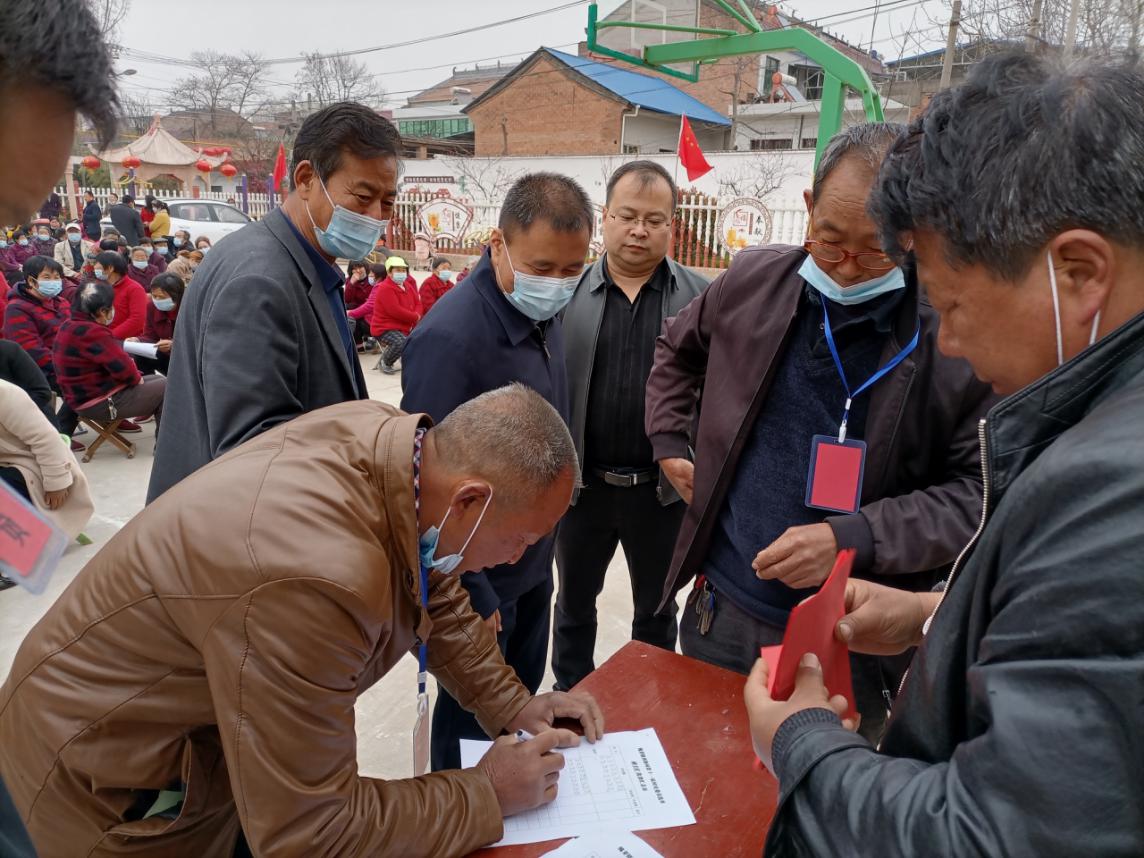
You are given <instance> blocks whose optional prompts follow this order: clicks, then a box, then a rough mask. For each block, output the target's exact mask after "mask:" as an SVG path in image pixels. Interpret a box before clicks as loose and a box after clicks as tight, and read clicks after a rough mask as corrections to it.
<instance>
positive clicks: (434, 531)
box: [420, 488, 493, 575]
mask: <svg viewBox="0 0 1144 858" xmlns="http://www.w3.org/2000/svg"><path fill="white" fill-rule="evenodd" d="M492 501H493V492H492V489H491V488H490V489H489V496H488V497H487V498H485V508H484V509H482V510H481V514H480V515H479V516H478V517H477V523H476V524H475V525H473V529H472V531H471V532H470V533H469V538H468V539H466V540H465V544H464V545H462V546H461V550H460V551H458V552H457V553H456V554H446V555H445V556H444V557H436V556H435V555H436V554H437V543H438V542H439V541H440V539H441V528H443V527H444V526H445V522H447V521H448V520H449V515H450V513H452V512H453V508H452V507H449V511H448V512H446V513H445V517H444V518H443V519H441V523H440V524H438V525H434V526H432V527H430V528H429V529H428V530H426V531H425V532H424V533H423V534H421V539H420V548H421V565H422V566H424V567H425V568H426V569H436V570H438V571H439V572H443V573H444V574H446V575H448V574H450V573H452V572H453V571H454V570H455V569H456V568H457V567H458V566H460V565H461V561H462V560H463V559H464V554H465V549H466V548H468V547H469V543H470V542H472V541H473V537H474V536H476V535H477V529H478V528H480V526H481V522H482V521H484V518H485V513H486V512H488V511H489V504H490V503H492Z"/></svg>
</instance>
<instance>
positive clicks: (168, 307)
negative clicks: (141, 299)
mask: <svg viewBox="0 0 1144 858" xmlns="http://www.w3.org/2000/svg"><path fill="white" fill-rule="evenodd" d="M151 303H152V304H154V305H155V309H156V310H162V311H163V312H164V313H169V312H171V311H172V310H174V309H175V299H174V298H152V299H151Z"/></svg>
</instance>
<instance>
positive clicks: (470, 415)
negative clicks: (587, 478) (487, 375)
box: [429, 384, 580, 502]
mask: <svg viewBox="0 0 1144 858" xmlns="http://www.w3.org/2000/svg"><path fill="white" fill-rule="evenodd" d="M429 433H430V435H431V436H432V440H433V445H434V448H435V450H436V452H437V456H438V460H439V463H440V465H441V466H442V467H444V468H446V469H447V470H449V471H451V472H453V473H455V474H464V475H465V476H467V477H475V478H479V479H484V480H487V481H488V482H489V483H490V484H492V485H494V486H496V487H497V493H498V495H499V496H500V497H502V498H503V499H504V500H507V501H510V502H520V501H529V500H531V499H533V498H535V497H537V496H538V495H540V494H542V493H543V492H544V491H545V490H547V489H549V488H551V487H552V486H553V485H554V484H556V483H557V482H558V481H559V480H560V478H561V477H562V476H563V475H565V474H567V473H568V472H571V473H572V476H573V479H574V480H576V481H578V480H579V474H580V464H579V461H578V460H577V457H576V448H575V446H574V445H573V443H572V436H571V435H569V434H568V427H567V426H566V425H565V423H564V419H563V418H562V417H561V416H560V414H559V413H558V412H557V411H556V409H555V408H553V407H552V406H551V405H549V404H548V402H547V401H546V400H545V399H544V397H542V396H541V395H540V394H538V393H537V392H536V391H535V390H532V389H531V388H528V387H525V386H524V385H523V384H510V385H507V386H505V387H501V388H497V389H496V390H490V391H488V392H487V393H482V394H481V395H480V396H478V397H476V398H475V399H471V400H469V401H468V402H466V403H464V404H463V405H461V406H460V407H458V408H457V409H456V410H454V411H453V412H452V413H451V414H449V416H448V417H446V418H445V419H444V420H442V421H441V423H440V424H438V425H437V426H435V427H433V428H432V429H430V430H429Z"/></svg>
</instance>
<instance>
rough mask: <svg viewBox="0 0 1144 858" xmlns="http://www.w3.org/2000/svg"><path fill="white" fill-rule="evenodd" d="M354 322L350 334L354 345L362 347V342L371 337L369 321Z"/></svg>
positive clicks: (356, 320)
mask: <svg viewBox="0 0 1144 858" xmlns="http://www.w3.org/2000/svg"><path fill="white" fill-rule="evenodd" d="M352 321H353V325H352V327H351V328H350V333H351V334H352V335H353V338H354V343H355V344H356V345H359V346H360V345H361V343H362V340H364V339H365V338H366V337H368V336H369V319H353V320H352Z"/></svg>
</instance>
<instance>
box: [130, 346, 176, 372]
mask: <svg viewBox="0 0 1144 858" xmlns="http://www.w3.org/2000/svg"><path fill="white" fill-rule="evenodd" d="M132 358H133V359H134V361H135V365H136V366H137V367H139V372H141V373H143V375H154V374H155V373H157V372H161V373H163V375H168V374H170V371H171V354H170V352H168V353H167V354H164V353H163V352H159V353H158V354H157V355H155V357H153V358H149V357H143V356H141V355H132Z"/></svg>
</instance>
